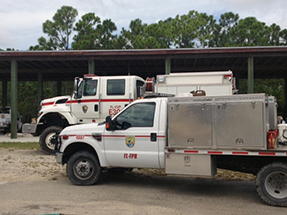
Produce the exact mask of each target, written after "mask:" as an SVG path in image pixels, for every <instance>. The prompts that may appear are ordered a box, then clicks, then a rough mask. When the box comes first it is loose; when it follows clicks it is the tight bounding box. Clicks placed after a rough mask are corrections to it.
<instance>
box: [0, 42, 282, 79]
mask: <svg viewBox="0 0 287 215" xmlns="http://www.w3.org/2000/svg"><path fill="white" fill-rule="evenodd" d="M249 57H253V59H254V78H285V77H286V72H287V71H286V70H287V47H284V46H282V47H274V46H271V47H236V48H234V47H232V48H203V49H148V50H89V51H88V50H82V51H2V52H0V80H4V79H6V80H10V76H11V75H10V73H11V69H10V68H11V60H12V59H15V60H16V61H17V63H18V80H19V81H37V80H38V73H42V74H43V80H44V81H56V80H63V81H65V80H69V81H71V80H73V79H74V77H76V76H79V77H81V76H82V75H83V74H86V73H88V68H89V66H88V65H89V61H90V60H94V62H95V71H96V75H127V74H130V75H139V76H141V77H143V78H145V77H153V76H155V75H157V74H164V73H165V61H166V59H170V61H171V72H199V71H225V70H232V71H233V72H234V73H235V75H237V76H240V78H246V77H247V70H248V58H249Z"/></svg>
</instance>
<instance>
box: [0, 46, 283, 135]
mask: <svg viewBox="0 0 287 215" xmlns="http://www.w3.org/2000/svg"><path fill="white" fill-rule="evenodd" d="M226 70H232V71H233V72H234V74H235V77H236V78H237V81H239V80H240V79H242V78H246V79H248V93H252V92H253V89H254V78H255V79H256V78H284V79H285V83H286V82H287V75H286V74H287V73H286V72H287V71H286V70H287V47H284V46H282V47H274V46H270V47H230V48H203V49H152V50H150V49H149V50H79V51H3V52H0V75H1V76H0V77H1V78H0V79H1V81H2V90H3V93H2V95H3V97H2V105H5V104H7V83H8V81H11V92H10V95H11V111H12V126H11V138H13V139H14V138H17V129H16V121H17V82H18V81H38V86H39V87H38V89H39V90H38V91H39V95H38V100H39V99H41V98H42V92H43V89H42V88H43V81H57V82H58V86H61V81H66V80H73V78H74V77H76V76H79V77H80V76H82V75H83V74H86V73H91V74H96V75H126V74H131V75H139V76H141V77H143V78H146V77H153V76H156V75H157V74H163V73H167V74H168V73H170V72H200V71H226ZM60 93H61V92H60V87H58V94H60ZM286 94H287V93H285V96H286ZM285 100H287V98H285Z"/></svg>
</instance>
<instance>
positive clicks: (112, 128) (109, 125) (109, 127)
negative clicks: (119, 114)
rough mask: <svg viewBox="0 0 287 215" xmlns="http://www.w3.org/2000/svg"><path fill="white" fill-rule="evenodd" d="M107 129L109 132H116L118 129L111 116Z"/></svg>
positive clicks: (107, 121)
mask: <svg viewBox="0 0 287 215" xmlns="http://www.w3.org/2000/svg"><path fill="white" fill-rule="evenodd" d="M106 129H107V131H114V130H115V129H116V126H115V122H114V121H113V120H112V118H111V116H107V117H106Z"/></svg>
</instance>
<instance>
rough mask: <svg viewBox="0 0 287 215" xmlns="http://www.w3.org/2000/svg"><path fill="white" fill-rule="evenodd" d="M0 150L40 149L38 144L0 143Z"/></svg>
mask: <svg viewBox="0 0 287 215" xmlns="http://www.w3.org/2000/svg"><path fill="white" fill-rule="evenodd" d="M0 148H5V149H40V145H39V143H38V142H27V143H25V142H0Z"/></svg>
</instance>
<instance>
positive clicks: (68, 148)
mask: <svg viewBox="0 0 287 215" xmlns="http://www.w3.org/2000/svg"><path fill="white" fill-rule="evenodd" d="M60 136H61V135H60ZM80 139H83V140H80ZM84 140H85V141H84ZM91 142H92V143H91ZM79 145H80V147H81V150H87V151H91V149H93V152H95V153H96V154H97V156H98V159H99V163H100V166H101V167H109V166H110V164H109V162H108V161H107V159H106V156H105V151H104V147H103V143H102V142H101V141H98V140H95V139H94V137H92V135H70V136H69V140H68V141H65V142H63V143H62V145H61V151H62V149H63V155H64V158H63V161H64V163H65V162H66V161H67V160H68V159H69V157H70V156H71V155H73V154H74V153H75V152H77V151H79Z"/></svg>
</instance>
